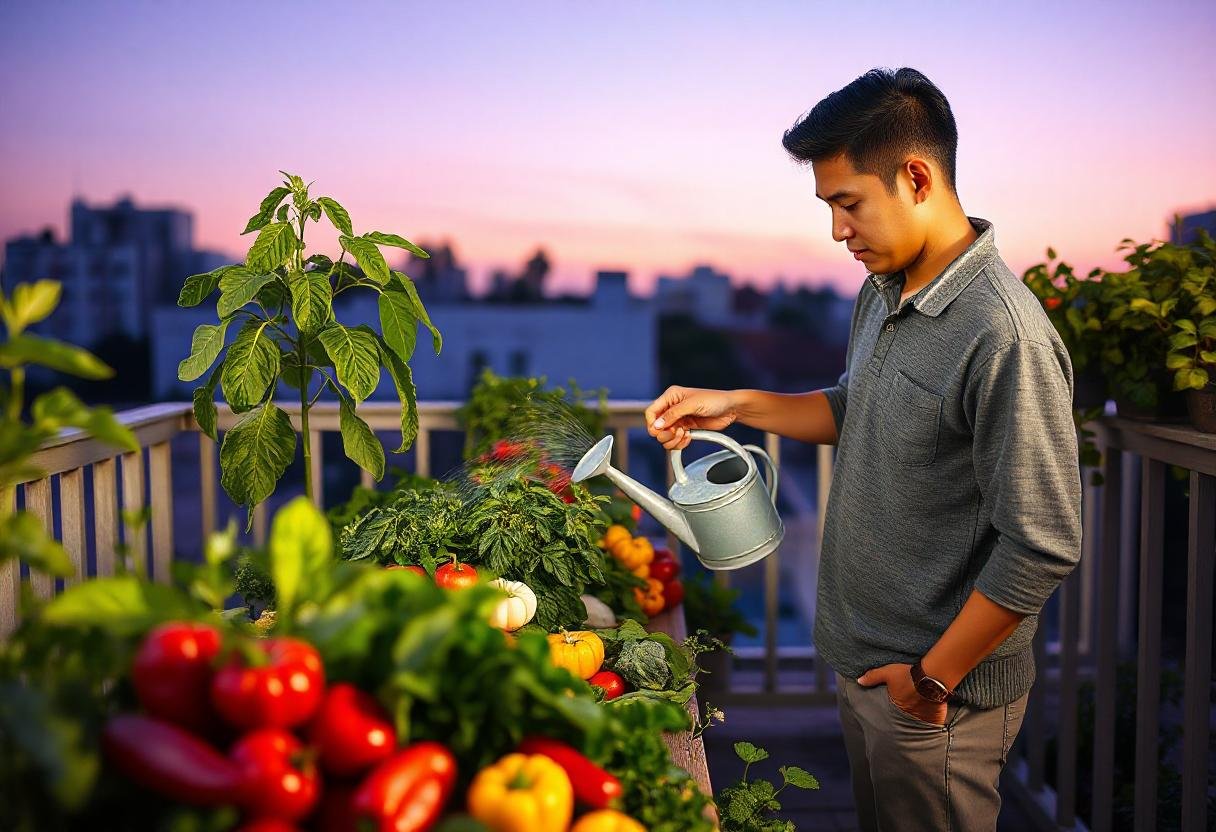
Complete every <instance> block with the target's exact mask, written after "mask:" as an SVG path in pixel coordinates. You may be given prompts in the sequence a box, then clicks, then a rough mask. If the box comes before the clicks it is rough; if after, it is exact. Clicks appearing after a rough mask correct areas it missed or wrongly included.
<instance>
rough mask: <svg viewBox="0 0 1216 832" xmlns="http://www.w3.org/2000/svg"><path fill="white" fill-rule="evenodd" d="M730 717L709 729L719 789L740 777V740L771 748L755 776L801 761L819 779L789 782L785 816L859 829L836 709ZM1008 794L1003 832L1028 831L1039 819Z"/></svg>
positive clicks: (839, 830) (732, 712)
mask: <svg viewBox="0 0 1216 832" xmlns="http://www.w3.org/2000/svg"><path fill="white" fill-rule="evenodd" d="M722 710H723V711H725V713H726V722H724V723H722V724H720V725H715V726H714V727H712V728H710V729H709V730H708V731H706V732H705V753H706V755H707V757H708V759H709V775H710V779H711V782H712V783H713V785H714V788H715V789H720V788H722V787H723V786H726V785H729V784H731V783H734V782H736V781H737V780H738V779H739V777H740V776H741V775H742V774H743V763H742V762H741V761H740V760H739V758H738V757H736V756H735V752H734V747H733V746H734V743H736V742H738V741H740V740H746V741H747V742H750V743H753V744H754V745H758V746H760V747H761V748H764V749H767V750H768V752H769V755H770V757H769V759H768V760H765V761H764V762H763V763H761V764H759V765H755V766H752V770H751V771H750V772H749V777H751V776H753V774H755V775H759V776H761V777H765V778H768V779H769V780H770V781H772V782H774V784H775V785H779V784H780V782H781V775H779V774H778V773H777V768H778V767H779V766H782V765H797V766H801V767H802V768H805V769H807V770H808V771H810V773H811V774H813V775H815V777H816V778H818V780H819V786H820V788H819V790H818V791H802V790H800V789H795V788H789V789H786V790H785V791H784V792H782V794H781V797H780V798H779V800H780V801H781V804H782V809H783V811H782V813H781V817H782V818H785V819H788V820H792V821H793V822H794V824H795V826H796V827H797V828H798V829H799V830H800V832H821V830H822V832H856V830H857V828H858V827H857V814H856V812H855V810H854V806H853V795H852V792H851V789H850V786H849V761H848V757H847V756H846V754H845V750H844V739H843V737H842V736H841V733H840V723H839V721H838V720H837V717H836V709H835V708H830V707H809V708H789V707H780V708H761V707H753V706H738V705H736V706H723V708H722ZM1002 794H1003V795H1004V796H1005V800H1004V806H1003V808H1002V810H1001V817H1000V821H999V822H998V824H997V829H998V830H999V832H1026V830H1031V829H1034V828H1035V827H1034V824H1033V822H1032V821H1031V819H1030V818H1029V816H1027V815H1026V814H1024V813H1023V812H1022V810H1021V807H1020V806H1019V805H1018V804H1017V802H1016V801H1014V800H1012V799H1011V798H1010V797H1009V796H1008V794H1007V793H1006V792H1005V791H1004V790H1002Z"/></svg>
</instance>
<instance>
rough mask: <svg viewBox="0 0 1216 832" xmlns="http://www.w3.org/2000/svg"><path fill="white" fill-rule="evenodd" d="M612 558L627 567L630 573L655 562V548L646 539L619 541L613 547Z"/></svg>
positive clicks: (637, 538)
mask: <svg viewBox="0 0 1216 832" xmlns="http://www.w3.org/2000/svg"><path fill="white" fill-rule="evenodd" d="M612 556H613V557H615V558H616V559H617V560H618V561H620V562H621V563H622V564H624V565H625V568H626V569H628V570H629V571H630V572H632V571H633V570H635V569H637V568H638V567H639V566H642V565H643V564H650V563H651V562H652V561H653V560H654V546H652V545H651V543H650V541H649V540H647V539H646V538H644V537H635V538H631V539H629V540H618V541H617V542H616V544H615V545H614V546H613V547H612Z"/></svg>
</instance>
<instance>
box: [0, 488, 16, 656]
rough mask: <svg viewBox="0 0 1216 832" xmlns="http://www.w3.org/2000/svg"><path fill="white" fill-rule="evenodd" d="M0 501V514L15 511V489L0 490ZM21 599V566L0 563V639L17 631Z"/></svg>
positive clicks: (9, 562) (10, 560) (14, 563)
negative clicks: (0, 501)
mask: <svg viewBox="0 0 1216 832" xmlns="http://www.w3.org/2000/svg"><path fill="white" fill-rule="evenodd" d="M0 500H4V501H5V502H6V503H7V505H3V506H0V514H4V513H6V512H13V511H16V510H17V489H15V488H7V489H4V490H0ZM20 598H21V564H20V563H18V562H17V560H16V558H10V559H9V560H6V561H4V562H3V563H0V638H3V637H7V636H8V634H9V633H11V632H12V631H13V630H15V629H17V624H18V623H19V622H20V620H21V619H20V617H19V615H18V609H17V605H18V601H19V600H20Z"/></svg>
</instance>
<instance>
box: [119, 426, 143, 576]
mask: <svg viewBox="0 0 1216 832" xmlns="http://www.w3.org/2000/svg"><path fill="white" fill-rule="evenodd" d="M120 459H121V460H122V463H121V464H122V507H123V510H124V511H125V512H127V513H130V512H135V511H139V510H140V509H141V508H143V507H144V452H143V449H142V448H141V449H140V450H138V451H135V452H134V453H127V454H123V455H122V456H121V457H120ZM124 525H125V524H124ZM123 540H124V541H125V542H126V544H127V555H128V557H130V558H131V562H132V563H133V564H134V567H135V571H136V572H137V573H138V574H141V575H142V574H146V573H147V571H148V529H147V527H146V526H142V527H140V528H137V529H131V528H124V530H123Z"/></svg>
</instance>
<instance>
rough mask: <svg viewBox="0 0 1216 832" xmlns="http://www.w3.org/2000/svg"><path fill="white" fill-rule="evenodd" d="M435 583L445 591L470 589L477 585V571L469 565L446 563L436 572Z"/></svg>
mask: <svg viewBox="0 0 1216 832" xmlns="http://www.w3.org/2000/svg"><path fill="white" fill-rule="evenodd" d="M435 583H437V584H439V586H441V587H443V588H444V589H468V588H469V587H471V586H476V585H477V570H476V569H474V568H473V567H471V566H469V565H468V564H467V563H455V562H453V563H445V564H444V565H443V566H441V567H439V568H438V569H436V570H435Z"/></svg>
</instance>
